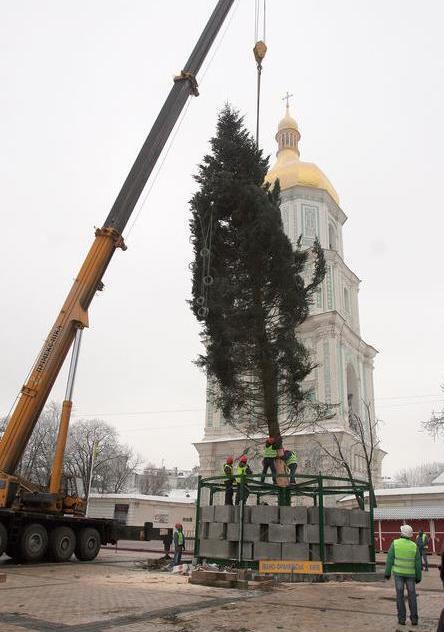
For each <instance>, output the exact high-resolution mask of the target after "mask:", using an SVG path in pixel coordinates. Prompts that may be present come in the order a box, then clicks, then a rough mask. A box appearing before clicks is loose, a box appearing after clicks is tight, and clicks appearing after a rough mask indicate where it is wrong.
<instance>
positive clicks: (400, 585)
mask: <svg viewBox="0 0 444 632" xmlns="http://www.w3.org/2000/svg"><path fill="white" fill-rule="evenodd" d="M412 538H413V529H412V527H411V526H410V525H408V524H403V525H402V527H401V537H400V538H398V539H396V540H393V542H392V544H391V546H390V549H389V552H388V553H387V561H386V564H385V578H386V579H390V575H391V574H392V573H393V575H394V577H395V588H396V607H397V609H398V623H399V624H400V625H405V620H406V609H405V601H404V587H406V588H407V598H408V602H409V608H410V620H411V622H412V625H418V606H417V602H416V587H415V584H418V583H419V582H420V581H421V578H422V567H421V555H420V553H419V549H418V547H417V546H416V544H415V542H413V541H412Z"/></svg>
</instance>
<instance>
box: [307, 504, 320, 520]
mask: <svg viewBox="0 0 444 632" xmlns="http://www.w3.org/2000/svg"><path fill="white" fill-rule="evenodd" d="M307 514H308V524H319V507H309V508H308V510H307Z"/></svg>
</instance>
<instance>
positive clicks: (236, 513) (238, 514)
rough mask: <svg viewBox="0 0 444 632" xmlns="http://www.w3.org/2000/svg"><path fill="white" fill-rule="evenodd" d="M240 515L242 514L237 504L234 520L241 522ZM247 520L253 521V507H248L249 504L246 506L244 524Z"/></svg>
mask: <svg viewBox="0 0 444 632" xmlns="http://www.w3.org/2000/svg"><path fill="white" fill-rule="evenodd" d="M239 516H240V507H239V505H236V506H235V507H234V522H239ZM246 522H251V507H248V506H245V507H244V524H245V523H246Z"/></svg>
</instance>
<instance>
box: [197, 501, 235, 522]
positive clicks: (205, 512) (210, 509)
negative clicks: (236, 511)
mask: <svg viewBox="0 0 444 632" xmlns="http://www.w3.org/2000/svg"><path fill="white" fill-rule="evenodd" d="M200 519H201V520H202V522H214V505H206V506H205V507H201V508H200ZM227 522H228V520H227Z"/></svg>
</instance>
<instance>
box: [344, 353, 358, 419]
mask: <svg viewBox="0 0 444 632" xmlns="http://www.w3.org/2000/svg"><path fill="white" fill-rule="evenodd" d="M347 406H348V422H349V425H350V428H351V429H352V430H354V429H356V415H358V414H359V387H358V379H357V377H356V372H355V369H354V368H353V366H352V365H351V364H347Z"/></svg>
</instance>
